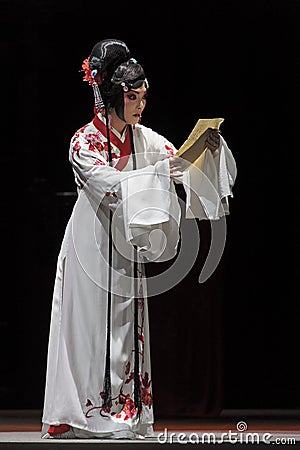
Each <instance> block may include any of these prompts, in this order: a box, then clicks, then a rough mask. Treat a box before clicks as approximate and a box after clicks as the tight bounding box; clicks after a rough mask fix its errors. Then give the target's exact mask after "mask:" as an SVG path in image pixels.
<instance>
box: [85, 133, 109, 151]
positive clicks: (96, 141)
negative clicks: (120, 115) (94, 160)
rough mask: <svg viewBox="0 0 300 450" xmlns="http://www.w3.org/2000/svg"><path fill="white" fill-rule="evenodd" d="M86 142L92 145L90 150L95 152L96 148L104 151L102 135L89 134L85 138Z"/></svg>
mask: <svg viewBox="0 0 300 450" xmlns="http://www.w3.org/2000/svg"><path fill="white" fill-rule="evenodd" d="M85 140H86V141H87V142H88V143H89V144H90V145H89V150H92V151H95V148H96V149H97V150H99V151H101V150H103V149H104V143H103V140H102V139H101V136H100V133H89V134H87V135H86V136H85Z"/></svg>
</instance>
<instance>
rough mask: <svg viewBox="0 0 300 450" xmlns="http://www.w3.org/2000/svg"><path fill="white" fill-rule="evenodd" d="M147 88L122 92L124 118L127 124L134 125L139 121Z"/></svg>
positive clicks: (143, 86)
mask: <svg viewBox="0 0 300 450" xmlns="http://www.w3.org/2000/svg"><path fill="white" fill-rule="evenodd" d="M146 98H147V89H146V87H145V85H144V84H143V85H142V86H141V87H139V88H136V89H131V90H130V91H128V92H124V119H125V122H126V123H127V124H128V125H135V124H137V123H139V122H140V121H141V117H142V112H143V111H144V109H145V106H146V102H147V100H146Z"/></svg>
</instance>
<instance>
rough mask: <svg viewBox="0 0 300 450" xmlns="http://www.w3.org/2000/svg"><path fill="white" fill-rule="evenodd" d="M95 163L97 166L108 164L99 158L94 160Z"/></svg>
mask: <svg viewBox="0 0 300 450" xmlns="http://www.w3.org/2000/svg"><path fill="white" fill-rule="evenodd" d="M94 165H95V166H105V165H106V164H105V163H104V162H103V161H99V159H97V160H96V161H95V162H94Z"/></svg>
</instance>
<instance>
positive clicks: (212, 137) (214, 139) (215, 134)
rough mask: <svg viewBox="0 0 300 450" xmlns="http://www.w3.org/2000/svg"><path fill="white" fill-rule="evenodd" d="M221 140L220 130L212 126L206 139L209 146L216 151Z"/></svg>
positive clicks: (212, 150)
mask: <svg viewBox="0 0 300 450" xmlns="http://www.w3.org/2000/svg"><path fill="white" fill-rule="evenodd" d="M220 141H221V139H220V132H219V131H218V130H214V129H212V128H211V129H210V133H209V135H208V137H207V138H206V141H205V143H206V146H207V148H208V149H209V150H210V151H211V152H212V153H214V152H215V151H216V150H218V148H219V147H220Z"/></svg>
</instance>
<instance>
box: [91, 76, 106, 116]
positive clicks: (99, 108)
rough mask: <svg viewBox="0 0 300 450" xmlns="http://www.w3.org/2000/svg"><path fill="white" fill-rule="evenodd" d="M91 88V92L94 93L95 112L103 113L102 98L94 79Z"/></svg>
mask: <svg viewBox="0 0 300 450" xmlns="http://www.w3.org/2000/svg"><path fill="white" fill-rule="evenodd" d="M93 72H96V73H97V70H93ZM93 72H92V76H93V78H94V75H93ZM92 88H93V92H94V99H95V109H96V112H97V113H98V112H101V111H103V110H104V108H105V106H104V102H103V100H102V96H101V92H100V89H99V85H98V83H97V82H96V80H95V79H94V81H93V84H92Z"/></svg>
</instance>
